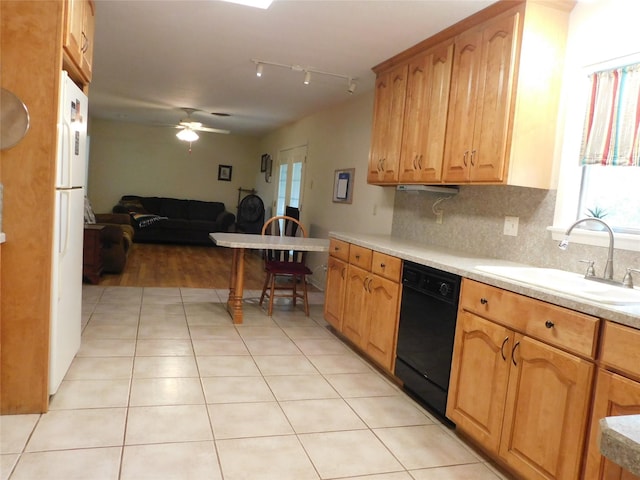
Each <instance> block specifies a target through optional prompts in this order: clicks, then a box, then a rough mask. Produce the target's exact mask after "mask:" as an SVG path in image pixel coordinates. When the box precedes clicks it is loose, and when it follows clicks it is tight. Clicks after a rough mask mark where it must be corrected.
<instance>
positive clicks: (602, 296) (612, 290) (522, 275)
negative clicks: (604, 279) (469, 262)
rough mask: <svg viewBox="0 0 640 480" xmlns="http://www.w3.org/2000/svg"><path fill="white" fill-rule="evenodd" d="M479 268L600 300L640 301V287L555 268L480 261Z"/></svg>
mask: <svg viewBox="0 0 640 480" xmlns="http://www.w3.org/2000/svg"><path fill="white" fill-rule="evenodd" d="M475 268H476V270H478V271H481V272H484V273H489V274H492V275H496V276H498V277H503V278H507V279H510V280H514V281H516V282H520V283H524V284H527V285H533V286H536V287H542V288H545V289H547V290H552V291H555V292H558V293H565V294H568V295H573V296H576V297H580V298H584V299H586V300H591V301H594V302H599V303H606V304H610V305H631V304H636V303H640V289H638V288H624V287H622V286H620V287H618V286H616V285H608V284H606V283H599V282H595V281H593V280H587V279H585V278H584V277H583V276H582V275H580V274H578V273H573V272H566V271H564V270H557V269H554V268H537V267H509V266H493V265H478V266H476V267H475Z"/></svg>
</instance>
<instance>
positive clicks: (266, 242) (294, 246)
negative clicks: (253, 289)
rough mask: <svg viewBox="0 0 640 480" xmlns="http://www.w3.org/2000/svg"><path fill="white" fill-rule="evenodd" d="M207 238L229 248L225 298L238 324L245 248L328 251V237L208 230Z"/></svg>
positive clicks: (240, 321) (228, 308) (240, 311)
mask: <svg viewBox="0 0 640 480" xmlns="http://www.w3.org/2000/svg"><path fill="white" fill-rule="evenodd" d="M209 238H211V240H212V241H213V242H214V243H215V244H216V245H217V246H219V247H226V248H231V249H233V259H232V263H231V273H230V275H229V297H228V299H227V311H228V312H229V314H230V315H231V318H232V320H233V323H234V324H241V323H242V315H243V314H242V297H243V289H244V254H245V250H247V249H249V250H295V251H305V252H328V251H329V239H328V238H309V237H287V236H277V235H260V234H249V233H224V232H216V233H210V234H209Z"/></svg>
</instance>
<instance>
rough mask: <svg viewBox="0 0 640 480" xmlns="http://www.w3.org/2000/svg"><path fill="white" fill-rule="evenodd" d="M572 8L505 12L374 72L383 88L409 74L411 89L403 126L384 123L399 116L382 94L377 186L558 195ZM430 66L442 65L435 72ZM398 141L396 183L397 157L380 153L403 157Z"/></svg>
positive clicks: (499, 7)
mask: <svg viewBox="0 0 640 480" xmlns="http://www.w3.org/2000/svg"><path fill="white" fill-rule="evenodd" d="M572 6H573V4H572V2H534V1H516V2H496V3H495V4H493V5H491V6H489V7H487V8H486V9H484V10H482V11H480V12H478V13H477V14H475V15H473V16H471V17H468V18H467V19H464V20H463V21H461V22H459V23H458V24H456V25H453V26H452V27H450V28H448V29H446V30H444V31H442V32H440V33H439V34H437V35H435V36H434V37H431V38H429V39H427V40H425V41H424V42H421V43H420V44H418V45H416V46H414V47H412V48H410V49H408V50H407V51H405V52H402V53H400V54H398V55H397V56H395V57H393V58H391V59H389V60H387V61H386V62H384V63H382V64H380V65H378V66H377V67H374V71H375V72H376V73H377V75H378V80H379V81H381V82H382V84H383V85H387V84H388V79H387V77H388V76H389V75H390V74H391V72H393V71H397V70H398V69H403V68H408V72H407V76H408V80H407V82H408V83H407V87H406V96H405V99H403V100H400V99H398V100H397V102H396V103H395V104H393V107H394V109H395V111H394V112H395V113H394V114H393V116H391V115H390V114H389V115H387V116H386V117H385V116H384V115H382V114H381V112H390V108H389V105H390V104H389V103H388V102H389V99H390V98H391V97H390V96H389V95H388V94H387V95H383V93H382V92H384V90H383V89H380V88H378V89H377V90H376V98H375V105H376V107H375V112H374V127H373V137H372V148H371V156H370V161H369V176H368V182H369V183H374V184H379V185H392V184H398V183H432V184H434V183H435V184H437V183H445V184H465V183H474V184H509V185H520V186H527V187H536V188H550V187H551V186H552V172H553V163H554V151H555V143H556V125H557V117H558V105H559V94H560V87H561V81H562V73H563V62H564V52H565V43H566V35H567V29H568V22H569V13H570V10H571V8H572ZM452 43H453V49H452V50H451V44H452ZM450 59H451V60H450ZM438 61H439V62H440V63H437V62H438ZM428 62H436V63H431V66H432V67H433V68H432V69H429V68H428V67H427V65H428ZM448 62H449V63H448ZM449 69H451V70H449ZM449 71H450V72H451V73H450V74H449ZM447 79H449V80H447ZM379 96H382V98H380V99H379V98H378V97H379ZM379 105H385V106H386V108H379ZM400 107H403V108H404V117H403V121H402V122H400V121H399V116H398V109H399V108H400ZM381 115H382V118H383V119H384V122H382V123H385V122H387V123H388V122H396V131H395V132H394V133H396V134H397V133H398V129H402V134H401V136H400V137H397V136H390V134H391V131H390V130H389V129H388V128H387V129H385V130H381V129H380V128H379V124H380V120H379V118H380V117H381ZM445 127H446V128H445ZM398 138H401V145H400V147H399V148H400V150H399V151H400V152H401V157H400V160H399V165H398V164H397V165H398V166H397V167H395V170H396V172H397V176H394V174H395V173H396V172H393V170H392V165H393V161H392V157H391V156H389V155H386V156H385V155H384V154H381V153H379V152H386V150H385V148H392V149H393V151H394V152H395V151H398V145H397V142H398ZM383 158H384V159H386V163H387V166H386V170H385V168H383V167H382V166H381V165H382V164H383V163H384V162H382V161H381V159H383ZM387 170H388V171H390V172H392V173H394V174H386V173H387Z"/></svg>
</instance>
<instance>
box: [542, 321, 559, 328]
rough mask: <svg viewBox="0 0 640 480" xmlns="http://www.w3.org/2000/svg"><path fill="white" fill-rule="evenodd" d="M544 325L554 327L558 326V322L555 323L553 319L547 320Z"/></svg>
mask: <svg viewBox="0 0 640 480" xmlns="http://www.w3.org/2000/svg"><path fill="white" fill-rule="evenodd" d="M544 326H545V327H547V328H553V327H555V326H556V324H555V323H553V322H552V321H551V320H547V321H546V322H544Z"/></svg>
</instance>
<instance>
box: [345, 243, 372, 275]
mask: <svg viewBox="0 0 640 480" xmlns="http://www.w3.org/2000/svg"><path fill="white" fill-rule="evenodd" d="M372 253H373V252H372V251H371V250H370V249H368V248H363V247H360V246H358V245H353V244H351V245H349V263H350V264H351V265H356V266H358V267H360V268H363V269H365V270H371V256H372Z"/></svg>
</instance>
